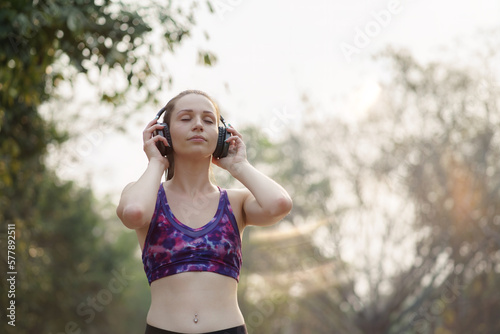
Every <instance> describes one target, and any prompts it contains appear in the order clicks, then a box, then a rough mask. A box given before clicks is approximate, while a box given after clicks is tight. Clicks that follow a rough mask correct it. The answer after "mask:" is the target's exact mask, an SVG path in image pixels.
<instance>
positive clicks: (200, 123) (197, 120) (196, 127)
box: [193, 117, 203, 131]
mask: <svg viewBox="0 0 500 334" xmlns="http://www.w3.org/2000/svg"><path fill="white" fill-rule="evenodd" d="M193 130H198V131H203V120H202V119H201V117H195V118H194V124H193Z"/></svg>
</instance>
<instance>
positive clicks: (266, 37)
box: [59, 0, 500, 201]
mask: <svg viewBox="0 0 500 334" xmlns="http://www.w3.org/2000/svg"><path fill="white" fill-rule="evenodd" d="M212 3H213V4H214V5H215V7H216V8H219V10H220V11H221V12H219V14H217V13H216V14H213V15H210V14H206V15H205V14H204V15H202V16H201V17H200V16H199V19H198V24H197V26H196V27H195V29H194V31H193V38H191V39H188V40H186V41H185V42H184V44H183V46H182V47H181V48H179V49H178V52H177V53H176V54H175V55H174V56H173V57H169V59H170V61H169V63H168V64H167V66H168V68H169V69H170V70H171V71H172V73H173V75H174V87H173V90H172V91H171V92H168V93H166V95H165V101H164V103H166V102H167V101H168V100H169V99H170V98H171V97H173V96H174V95H175V94H176V93H178V92H180V91H181V90H184V89H186V88H196V89H201V90H204V91H207V92H208V93H209V94H211V95H212V96H214V97H215V99H216V100H217V101H218V102H219V104H220V106H221V108H222V112H223V115H224V117H225V119H226V120H227V121H229V122H230V123H231V124H232V125H233V126H235V127H236V128H238V127H243V126H245V125H247V124H249V123H253V124H260V125H261V126H262V127H263V128H264V129H268V130H273V132H276V131H278V132H279V131H285V130H286V127H288V126H293V124H294V123H297V122H300V120H301V119H302V118H303V117H309V115H303V113H302V110H303V109H304V104H303V102H302V96H303V95H304V94H306V95H307V96H308V98H309V100H310V101H311V104H312V105H314V106H316V107H317V110H315V115H314V116H316V117H320V116H321V115H336V116H342V117H344V118H346V119H355V118H356V115H359V113H363V112H364V111H365V110H366V108H367V107H369V105H370V104H371V103H372V102H374V100H375V99H376V97H377V93H378V85H377V81H378V80H379V79H380V78H382V76H383V72H382V69H381V68H380V64H377V63H376V62H374V61H373V60H372V59H371V57H372V55H373V54H375V53H377V52H378V51H380V50H382V49H384V48H385V47H386V46H388V45H392V46H395V47H404V48H407V49H409V50H410V51H411V53H412V54H413V55H414V56H415V57H417V59H419V60H422V61H428V60H431V59H434V60H436V59H440V54H441V51H440V50H441V48H442V47H452V46H453V45H454V44H455V42H456V41H458V40H461V39H463V38H467V37H470V36H471V35H472V34H474V33H477V32H478V31H480V30H488V29H493V28H498V27H499V23H500V2H498V1H493V0H476V1H465V0H462V1H457V0H438V1H436V0H434V1H431V0H400V1H397V0H344V1H340V0H309V1H303V0H301V1H299V0H287V1H285V0H281V1H264V0H252V1H250V0H213V1H212ZM203 31H207V32H208V34H209V35H210V40H209V41H208V42H207V41H205V39H204V38H203V34H202V32H203ZM200 46H201V47H203V48H205V49H209V50H211V51H212V52H214V53H215V54H216V55H217V57H218V63H217V65H216V66H213V67H211V68H205V67H201V66H195V65H194V64H195V63H196V60H197V53H196V51H197V50H198V49H199V47H200ZM160 107H161V106H155V107H153V108H152V110H147V111H146V110H145V111H141V112H138V114H137V115H136V116H137V117H136V118H135V119H134V120H133V121H131V123H130V124H128V126H129V129H128V131H129V133H127V134H124V135H121V134H116V133H115V132H112V131H108V130H106V129H94V132H90V133H89V138H87V140H86V143H80V144H79V145H84V146H85V147H84V146H80V147H78V146H77V147H75V148H74V150H75V151H79V153H78V154H77V155H78V156H79V157H80V163H78V167H76V165H75V164H74V163H70V162H65V161H60V162H59V163H60V167H59V171H60V172H62V173H63V174H64V176H65V177H71V178H75V179H77V180H81V181H82V182H83V183H84V184H90V185H91V186H92V187H93V188H94V190H95V191H96V193H97V195H98V196H100V195H104V194H110V195H111V197H112V198H113V200H114V201H115V200H117V199H118V196H119V194H120V192H121V189H122V188H123V187H124V186H125V184H127V183H128V182H130V181H133V180H136V179H137V178H138V177H139V176H140V175H141V174H142V172H143V170H144V169H145V167H146V164H147V159H146V156H145V155H144V153H143V151H142V134H141V132H142V129H143V127H144V125H145V124H146V123H147V122H148V121H149V120H150V119H152V118H153V117H154V115H155V114H156V112H157V109H159V108H160ZM280 122H281V123H280ZM277 124H278V125H280V124H281V125H282V126H277ZM277 135H279V133H277ZM65 166H66V167H65Z"/></svg>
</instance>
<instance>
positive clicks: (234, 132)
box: [227, 127, 243, 138]
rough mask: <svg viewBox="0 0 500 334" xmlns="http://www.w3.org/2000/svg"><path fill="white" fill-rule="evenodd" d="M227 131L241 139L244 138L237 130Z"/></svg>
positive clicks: (229, 129) (230, 129) (228, 129)
mask: <svg viewBox="0 0 500 334" xmlns="http://www.w3.org/2000/svg"><path fill="white" fill-rule="evenodd" d="M227 131H228V132H229V133H231V134H233V135H235V136H238V137H240V138H243V135H242V134H241V133H239V132H238V130H236V129H235V128H233V127H231V128H227Z"/></svg>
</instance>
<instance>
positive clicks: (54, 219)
mask: <svg viewBox="0 0 500 334" xmlns="http://www.w3.org/2000/svg"><path fill="white" fill-rule="evenodd" d="M196 10H197V7H196V2H190V3H189V4H186V3H184V4H183V7H182V8H181V7H178V6H174V5H173V4H172V3H170V2H166V3H164V4H163V5H161V4H159V3H156V2H152V1H143V2H140V3H125V2H117V1H110V0H102V1H90V0H77V1H67V0H35V1H31V0H29V1H28V0H15V1H14V0H13V1H2V2H1V3H0V156H1V159H0V195H1V197H0V221H1V222H2V230H1V231H0V233H1V240H2V241H0V244H2V245H5V243H4V242H5V241H6V240H7V236H6V233H7V231H6V229H7V224H13V225H15V231H16V249H15V254H16V263H15V269H16V271H17V275H16V292H15V301H16V314H17V321H16V327H15V329H16V333H50V332H53V333H60V332H75V331H77V330H78V329H81V330H84V331H85V332H86V333H103V332H128V331H130V330H132V331H140V330H142V329H143V325H144V323H143V322H142V323H141V322H137V321H134V319H137V318H134V316H137V317H140V316H142V317H141V318H140V319H144V318H145V314H144V312H145V311H138V309H141V310H145V309H146V305H147V298H144V292H145V291H146V290H145V289H143V288H144V283H142V285H141V284H139V283H138V282H137V276H136V275H134V274H133V273H135V272H137V269H139V268H138V267H137V263H136V259H135V258H133V256H134V251H135V250H136V248H130V244H131V243H132V242H133V240H130V235H124V236H122V235H121V232H118V231H117V230H116V229H115V228H114V227H113V225H114V224H117V223H116V219H115V218H114V216H113V218H111V217H112V216H111V215H107V216H106V213H107V212H110V211H112V210H110V208H109V207H107V206H106V205H104V204H103V203H98V202H97V201H96V199H94V197H93V195H92V193H91V191H90V190H88V189H80V188H78V187H77V186H76V185H75V184H73V183H72V182H68V181H61V180H59V179H58V178H57V177H56V176H55V174H54V171H51V170H48V169H47V168H46V166H45V163H44V161H45V158H46V154H47V147H48V145H49V144H58V143H62V142H64V141H65V140H67V139H68V138H69V137H70V135H69V133H66V132H64V131H58V130H56V124H54V123H51V122H50V121H47V120H46V119H44V118H43V117H42V116H41V115H40V106H41V105H42V104H44V103H46V102H48V101H49V100H51V99H54V98H58V96H57V93H58V88H59V87H60V86H61V85H62V84H63V83H70V84H73V83H75V82H76V79H77V78H79V77H81V76H82V75H83V76H84V77H85V78H87V79H88V80H89V81H90V82H92V80H94V83H95V86H96V87H99V88H100V90H99V96H98V99H99V100H100V103H110V104H112V105H119V103H122V102H123V100H124V97H125V95H126V94H129V93H131V92H134V93H136V94H140V96H141V101H142V103H143V102H144V101H145V100H147V99H150V98H154V93H155V92H156V91H157V90H158V89H161V88H162V87H163V86H164V85H168V84H169V83H170V82H171V80H172V78H171V77H170V76H169V74H168V71H164V73H163V76H161V77H158V76H157V77H156V81H155V84H154V85H148V84H147V83H148V78H151V77H152V76H153V72H152V68H153V56H154V55H157V54H158V53H159V52H162V54H165V52H168V53H173V52H174V51H175V48H176V46H177V45H179V44H180V43H181V42H182V41H183V40H184V39H185V38H186V37H188V36H189V34H190V31H191V29H192V27H193V26H194V24H195V19H194V12H195V11H196ZM155 33H156V34H160V36H161V37H160V38H157V36H153V35H154V34H155ZM154 38H156V40H155V39H154ZM205 53H207V52H206V51H204V53H202V54H203V55H204V54H205ZM203 59H205V56H203ZM207 59H208V60H210V61H212V62H213V61H214V59H215V58H214V57H213V56H210V55H209V57H208V58H207ZM205 63H206V61H205ZM95 73H97V75H95ZM111 74H115V75H117V76H118V77H120V78H121V79H122V81H123V82H125V83H126V85H125V86H124V88H123V87H120V86H119V85H113V86H112V87H105V88H103V87H101V86H100V85H99V82H100V80H101V79H104V78H107V77H109V76H110V75H111ZM122 86H123V85H122ZM70 87H71V86H70ZM72 93H75V92H74V91H73V92H72ZM78 93H81V92H78ZM62 110H64V109H62ZM62 110H58V111H57V112H59V113H62V112H63V111H62ZM111 224H113V225H111ZM6 257H7V252H6V248H5V247H2V260H3V261H2V262H3V263H6V262H7V258H6ZM132 259H133V260H134V261H133V262H131V260H132ZM131 263H134V265H132V264H131ZM4 272H7V270H4ZM141 282H143V280H142V281H141ZM120 284H121V285H120ZM138 284H139V285H138ZM1 285H2V291H7V290H8V289H7V288H8V286H7V282H6V280H2V283H1ZM138 286H139V287H141V288H139V289H136V288H137V287H138ZM146 288H147V286H146ZM1 300H2V305H4V306H5V305H7V304H6V303H7V302H8V300H7V295H6V294H2V297H1ZM121 301H123V302H121ZM118 305H120V306H118ZM124 305H125V306H124ZM111 310H114V311H111ZM136 314H137V315H136ZM130 315H134V316H132V317H131V316H130ZM123 319H127V321H123ZM2 327H3V328H4V330H3V331H2V332H8V331H9V330H10V329H12V328H13V327H10V326H9V325H7V322H6V321H4V322H2Z"/></svg>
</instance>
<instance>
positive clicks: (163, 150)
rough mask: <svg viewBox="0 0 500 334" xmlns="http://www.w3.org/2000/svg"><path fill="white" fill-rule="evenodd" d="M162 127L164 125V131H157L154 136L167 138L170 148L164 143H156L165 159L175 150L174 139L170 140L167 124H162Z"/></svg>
mask: <svg viewBox="0 0 500 334" xmlns="http://www.w3.org/2000/svg"><path fill="white" fill-rule="evenodd" d="M160 125H163V129H159V130H155V131H154V135H155V136H156V135H160V136H162V137H164V138H167V142H168V145H169V146H165V144H163V142H162V141H157V142H156V147H157V148H158V150H159V151H160V153H161V155H163V156H164V157H165V156H167V155H168V154H171V153H172V152H173V151H174V149H173V148H172V138H170V131H169V130H168V125H167V123H160Z"/></svg>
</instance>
